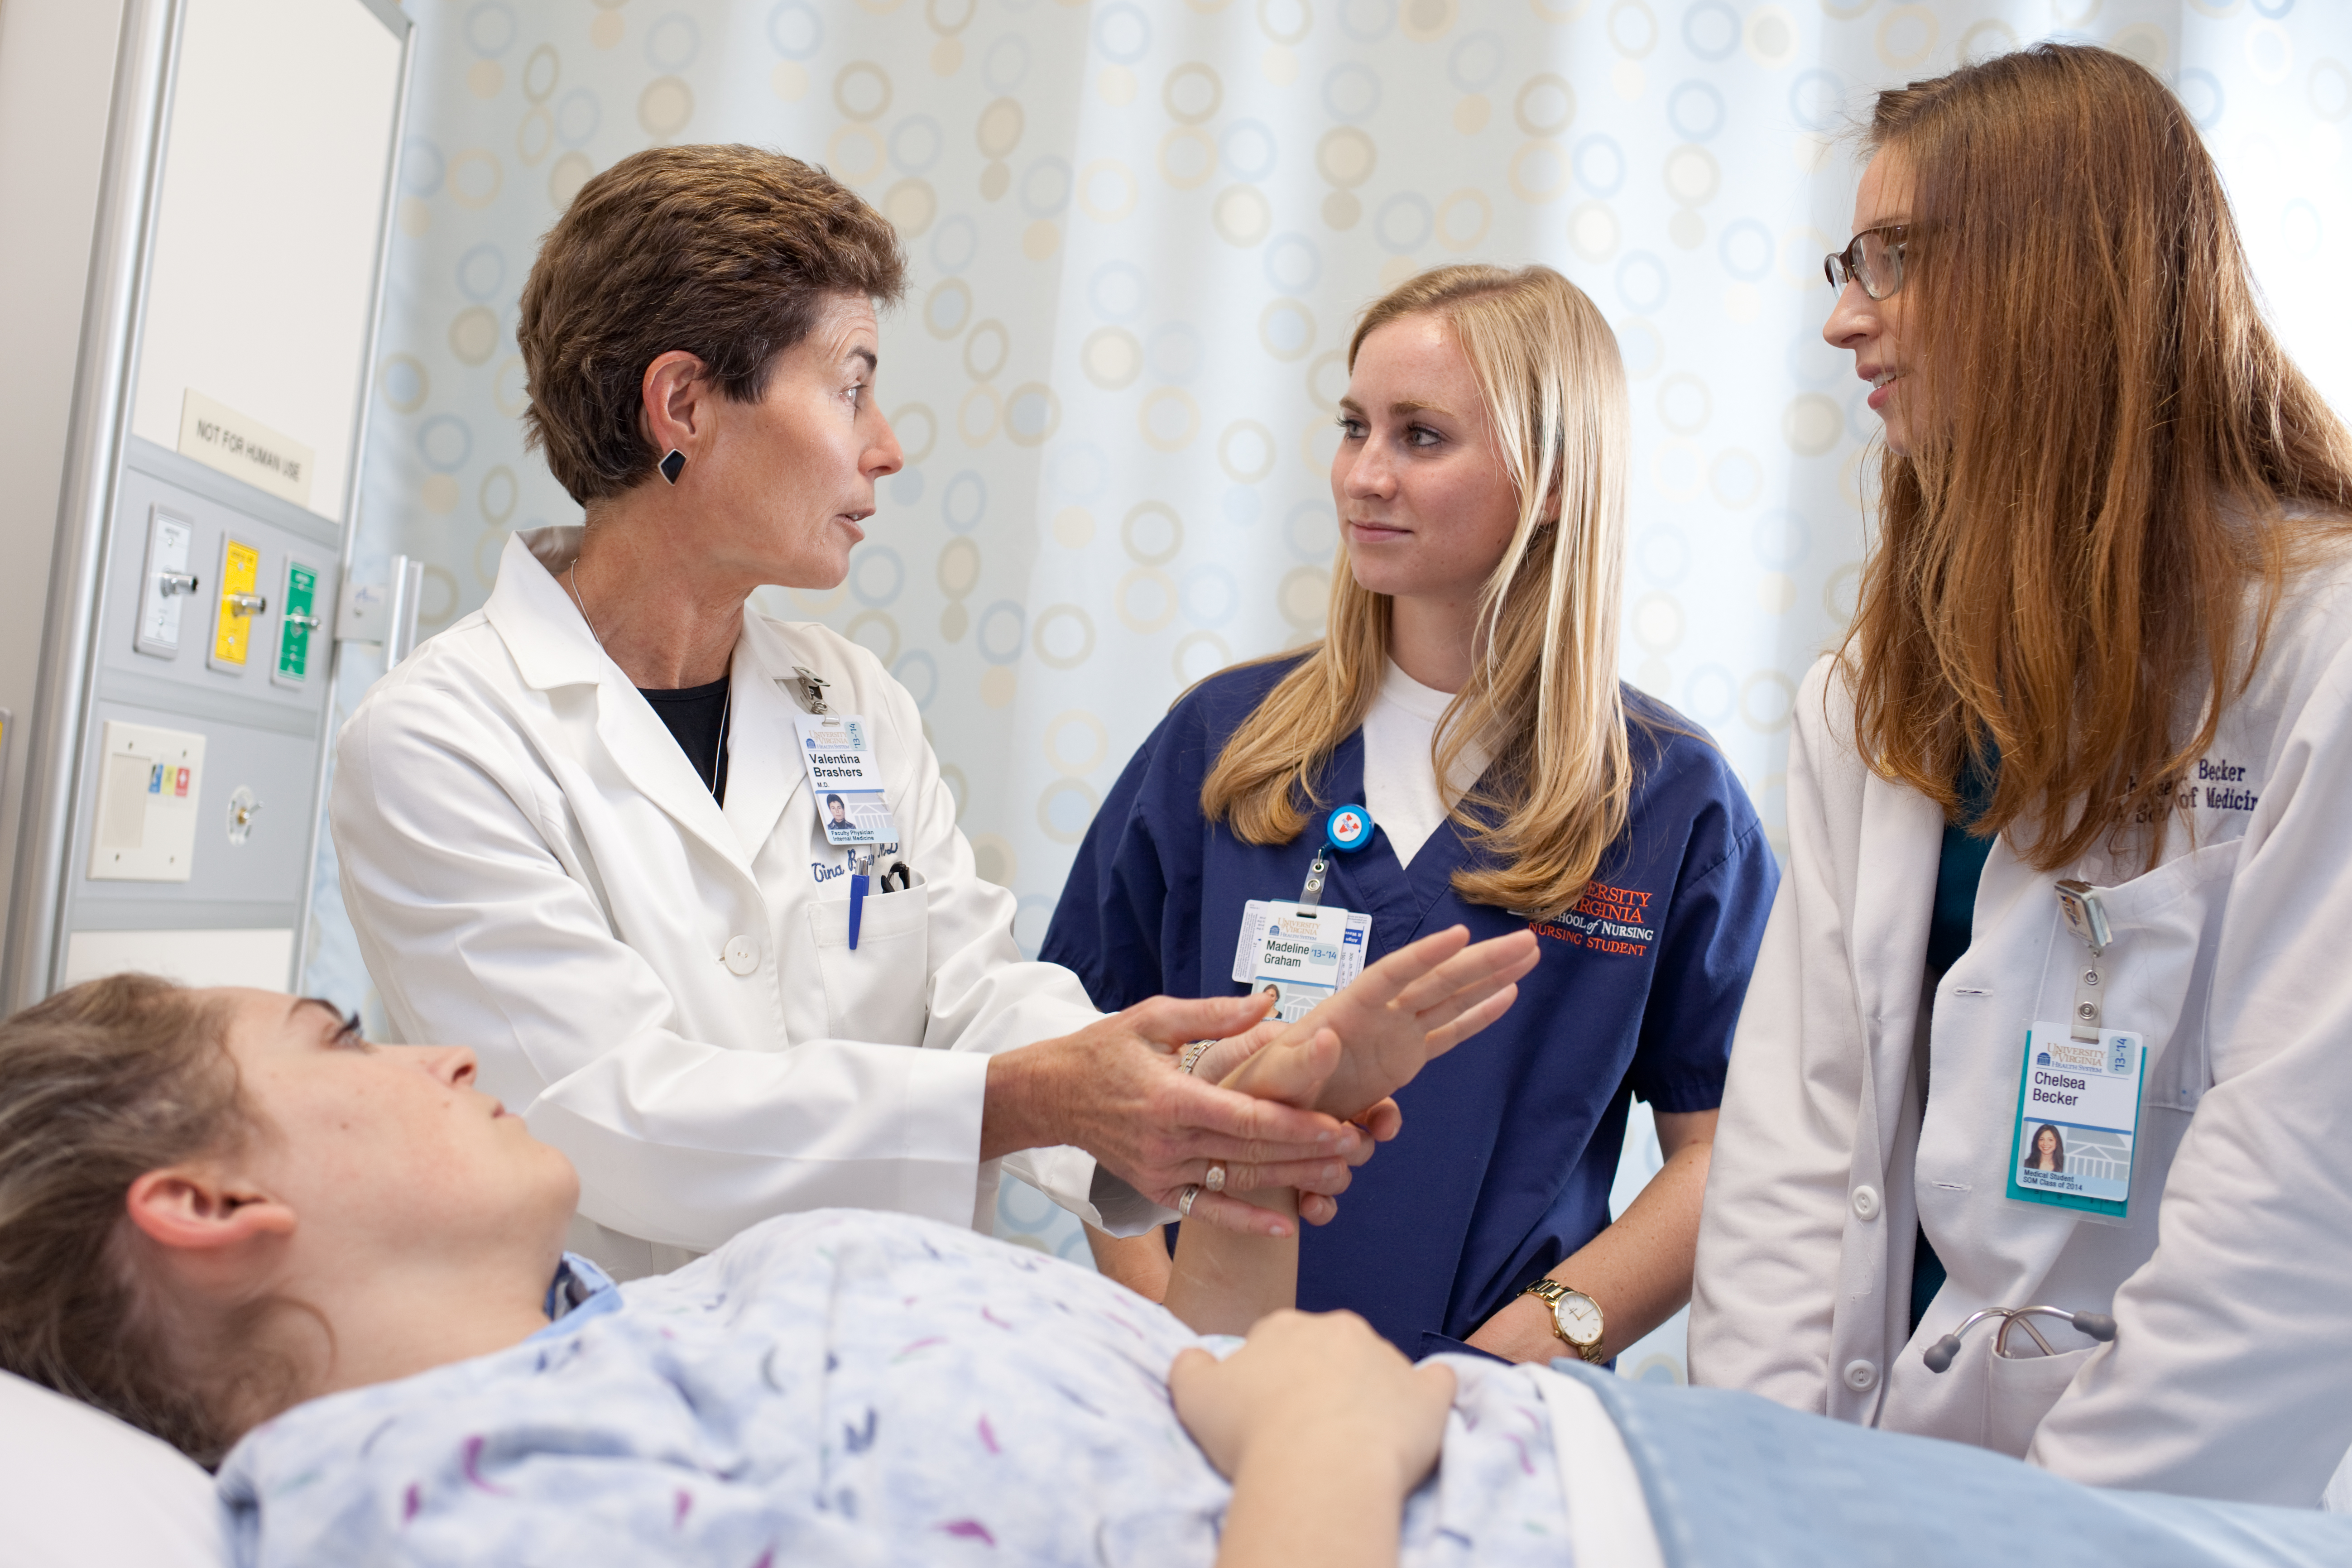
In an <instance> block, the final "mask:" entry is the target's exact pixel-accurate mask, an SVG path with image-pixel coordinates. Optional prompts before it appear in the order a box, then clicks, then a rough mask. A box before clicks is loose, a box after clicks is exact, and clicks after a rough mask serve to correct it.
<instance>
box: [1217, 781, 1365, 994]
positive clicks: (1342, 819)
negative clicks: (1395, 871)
mask: <svg viewBox="0 0 2352 1568" xmlns="http://www.w3.org/2000/svg"><path fill="white" fill-rule="evenodd" d="M1371 841H1372V814H1371V813H1370V812H1369V811H1366V810H1365V809H1364V808H1363V807H1362V806H1360V805H1343V806H1340V807H1339V809H1338V810H1336V811H1334V812H1332V813H1331V815H1330V816H1328V817H1326V818H1325V819H1324V823H1323V847H1321V848H1319V849H1318V850H1316V851H1315V858H1314V860H1313V862H1312V863H1311V864H1309V865H1308V867H1307V881H1306V883H1305V885H1304V886H1302V887H1301V888H1300V889H1298V898H1297V901H1295V902H1292V903H1268V902H1267V901H1266V900H1263V899H1252V900H1250V901H1249V902H1248V903H1246V904H1244V906H1243V907H1242V930H1241V940H1240V941H1239V942H1236V943H1234V979H1235V980H1237V981H1239V982H1240V983H1241V984H1244V985H1247V986H1248V987H1249V988H1250V989H1251V990H1253V991H1263V992H1266V993H1268V994H1271V995H1272V996H1273V997H1274V1012H1273V1013H1272V1014H1271V1015H1270V1016H1272V1017H1273V1018H1275V1019H1276V1021H1278V1022H1281V1023H1285V1024H1294V1023H1297V1021H1298V1020H1299V1019H1301V1018H1303V1017H1305V1016H1307V1013H1308V1012H1309V1011H1311V1010H1312V1009H1313V1007H1314V1005H1315V1004H1317V1003H1318V1002H1320V1001H1321V1000H1323V998H1324V997H1326V996H1328V995H1330V994H1332V993H1333V992H1334V991H1337V990H1339V987H1341V986H1342V985H1345V984H1348V982H1349V981H1350V980H1353V979H1354V978H1355V977H1356V976H1357V974H1358V973H1360V972H1361V971H1362V969H1363V967H1364V948H1365V946H1366V944H1367V943H1368V942H1370V938H1371V931H1372V917H1371V916H1370V915H1365V914H1358V913H1356V912H1354V911H1353V910H1343V909H1339V908H1337V907H1335V906H1331V905H1327V904H1325V903H1324V902H1323V887H1324V884H1325V883H1326V882H1327V881H1328V880H1329V878H1330V870H1331V853H1332V851H1334V850H1339V851H1343V852H1346V853H1349V854H1352V853H1353V852H1355V851H1356V850H1359V849H1361V848H1362V847H1364V846H1365V845H1367V844H1370V842H1371Z"/></svg>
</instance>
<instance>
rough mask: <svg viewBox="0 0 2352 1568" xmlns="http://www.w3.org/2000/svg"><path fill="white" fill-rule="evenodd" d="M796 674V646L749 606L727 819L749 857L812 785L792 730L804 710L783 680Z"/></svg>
mask: <svg viewBox="0 0 2352 1568" xmlns="http://www.w3.org/2000/svg"><path fill="white" fill-rule="evenodd" d="M792 673H793V656H792V650H791V649H790V648H788V647H785V646H784V643H783V639H782V637H778V636H777V634H776V632H775V630H774V628H773V627H772V626H769V624H768V621H767V618H766V617H765V616H761V615H760V614H758V613H757V612H756V611H754V610H753V609H752V608H751V606H750V605H745V606H744V610H743V636H742V638H741V640H740V641H739V642H738V643H736V645H735V665H734V676H733V679H734V692H735V720H734V726H733V729H732V731H731V737H730V742H729V747H730V752H729V755H730V760H729V762H728V764H727V822H728V826H730V828H732V829H733V831H734V834H735V838H736V841H737V842H738V843H739V844H740V845H741V846H742V848H743V853H744V855H745V856H746V857H756V856H758V854H759V853H760V847H761V845H762V844H765V843H766V842H767V841H768V836H769V835H770V834H772V833H773V832H774V831H775V829H776V819H777V818H778V817H779V816H782V814H783V810H784V807H785V806H786V805H789V804H791V801H792V798H793V796H794V795H798V794H799V793H800V792H801V791H802V790H803V789H805V788H806V787H807V786H808V777H807V773H806V771H805V770H804V769H803V767H802V766H801V756H800V748H799V747H798V745H796V744H795V743H794V738H793V716H794V715H795V714H797V713H799V712H801V711H803V710H802V709H801V708H800V706H799V705H798V704H797V703H795V702H794V701H793V699H792V698H791V697H790V696H788V695H787V694H786V692H785V689H784V687H783V685H782V682H783V681H785V680H787V679H791V677H792Z"/></svg>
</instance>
